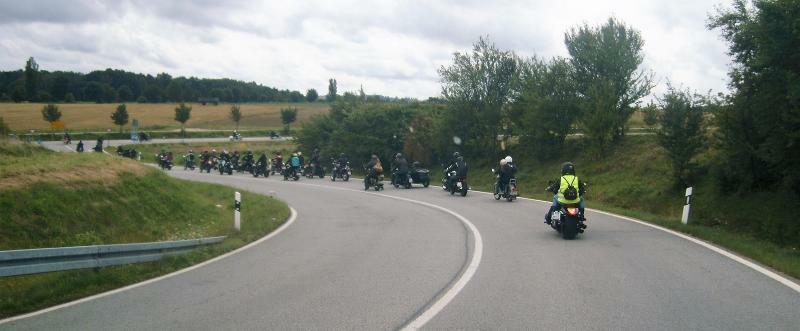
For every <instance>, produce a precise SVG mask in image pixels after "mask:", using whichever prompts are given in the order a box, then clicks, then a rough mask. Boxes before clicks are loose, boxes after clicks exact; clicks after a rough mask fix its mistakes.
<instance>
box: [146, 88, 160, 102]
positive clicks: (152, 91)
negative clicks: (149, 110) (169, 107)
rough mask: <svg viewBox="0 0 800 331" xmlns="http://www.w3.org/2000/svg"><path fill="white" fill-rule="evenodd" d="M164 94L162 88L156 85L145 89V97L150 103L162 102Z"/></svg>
mask: <svg viewBox="0 0 800 331" xmlns="http://www.w3.org/2000/svg"><path fill="white" fill-rule="evenodd" d="M163 94H164V93H163V91H162V90H161V88H160V87H158V85H155V84H152V85H148V86H147V87H146V88H145V89H144V97H145V98H147V101H148V102H161V100H162V95H163Z"/></svg>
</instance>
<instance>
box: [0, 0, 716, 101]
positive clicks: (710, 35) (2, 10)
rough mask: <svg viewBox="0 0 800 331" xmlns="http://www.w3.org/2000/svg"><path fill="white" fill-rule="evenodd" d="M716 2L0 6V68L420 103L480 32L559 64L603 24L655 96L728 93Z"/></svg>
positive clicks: (6, 0)
mask: <svg viewBox="0 0 800 331" xmlns="http://www.w3.org/2000/svg"><path fill="white" fill-rule="evenodd" d="M729 4H730V2H729V1H728V0H671V1H661V0H638V1H637V0H630V1H629V0H617V1H613V0H607V1H606V0H603V1H601V0H587V1H552V0H527V1H490V0H485V1H472V0H468V1H452V0H447V1H431V0H423V1H415V0H409V1H402V0H398V1H352V2H350V1H286V0H280V1H264V2H257V1H231V0H227V1H217V0H198V1H177V0H175V1H172V0H149V1H148V0H141V1H139V0H123V1H91V0H85V1H68V0H64V1H59V0H50V1H37V0H26V1H15V0H0V70H16V69H20V68H22V67H23V66H24V64H25V60H26V59H27V58H28V57H30V56H33V57H35V58H36V60H37V62H38V63H39V66H40V67H41V68H42V69H45V70H72V71H81V72H88V71H91V70H97V69H105V68H109V67H110V68H117V69H124V70H128V71H134V72H143V73H151V74H156V73H159V72H168V73H170V74H172V75H173V76H197V77H207V78H221V77H227V78H234V79H240V80H246V81H256V82H259V83H262V84H266V85H270V86H275V87H278V88H281V89H284V88H288V89H293V90H302V91H305V90H306V89H308V88H316V89H317V90H318V91H320V92H321V94H324V93H326V92H325V91H327V80H328V78H330V77H335V78H336V79H337V81H338V84H339V91H340V93H341V92H342V91H354V90H357V89H358V88H359V86H360V85H362V84H363V86H364V89H365V91H366V92H367V93H368V94H372V93H375V94H383V95H391V96H410V97H417V98H426V97H429V96H438V95H439V94H440V92H441V91H440V90H441V87H440V84H439V77H438V74H437V68H439V67H440V66H442V65H446V64H448V63H449V62H450V60H451V58H452V54H453V53H454V52H458V51H467V50H469V49H470V47H471V44H472V43H473V42H475V41H476V40H477V39H478V37H479V36H481V35H488V36H489V37H490V38H491V39H492V40H493V41H494V42H495V43H496V44H497V45H498V47H500V48H502V49H510V50H514V51H515V52H517V54H519V55H522V56H526V57H527V56H531V55H534V54H537V55H539V56H544V57H551V56H566V55H567V54H566V49H565V47H564V43H563V40H564V32H565V31H566V30H567V29H569V28H570V27H572V26H575V25H577V24H581V23H588V24H592V25H595V24H601V23H603V22H604V21H605V20H606V19H607V18H608V17H609V16H614V17H616V18H618V19H620V20H622V21H624V22H626V23H627V24H629V25H631V26H633V27H635V28H637V29H639V30H640V31H641V33H642V35H643V37H644V40H645V47H644V50H645V54H646V60H645V65H646V66H647V68H649V69H650V70H652V71H653V72H655V74H656V78H657V79H658V82H659V87H658V88H657V89H656V91H657V92H660V91H663V90H664V86H665V85H666V82H667V81H671V82H673V83H674V84H676V85H683V86H684V87H689V88H692V89H695V90H698V91H703V92H705V91H707V90H713V91H726V90H727V88H726V72H727V68H728V65H729V63H730V58H729V57H728V56H727V55H726V54H725V51H726V45H725V43H724V42H723V41H722V40H721V38H720V37H719V34H718V32H717V31H708V30H707V29H706V28H705V23H706V20H707V17H708V14H709V13H710V12H713V11H714V10H715V8H716V7H718V6H720V5H725V6H728V5H729Z"/></svg>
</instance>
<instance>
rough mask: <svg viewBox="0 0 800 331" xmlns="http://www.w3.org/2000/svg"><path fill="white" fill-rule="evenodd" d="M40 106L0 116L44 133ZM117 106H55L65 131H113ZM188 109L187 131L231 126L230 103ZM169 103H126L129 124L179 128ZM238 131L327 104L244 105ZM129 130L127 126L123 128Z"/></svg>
mask: <svg viewBox="0 0 800 331" xmlns="http://www.w3.org/2000/svg"><path fill="white" fill-rule="evenodd" d="M44 105H45V104H42V103H0V117H2V118H3V119H4V121H5V122H6V123H7V124H8V126H9V128H10V129H11V130H13V131H27V130H31V129H33V130H48V129H50V125H49V123H48V122H46V121H44V120H43V119H42V114H41V109H42V107H44ZM117 105H118V104H110V103H103V104H96V103H72V104H58V108H59V110H60V111H61V113H62V114H63V116H62V117H61V120H62V121H63V122H64V123H65V125H66V128H67V129H69V130H106V129H113V130H116V129H117V127H116V126H115V125H114V123H112V121H111V113H112V112H114V110H115V109H116V107H117ZM188 105H189V106H191V107H192V117H191V119H189V121H188V122H187V123H186V127H187V128H197V129H230V128H233V127H234V123H233V122H232V121H231V120H230V119H229V118H228V113H229V111H230V108H231V104H219V105H211V104H209V105H206V106H203V105H201V104H199V103H190V104H188ZM176 106H177V105H176V104H173V103H128V104H127V108H128V113H129V115H130V119H131V121H133V119H137V120H138V121H139V125H140V126H141V127H142V128H145V129H151V130H152V129H174V128H179V127H180V125H179V123H178V122H176V121H175V119H174V118H175V111H174V110H175V107H176ZM240 107H241V111H242V120H241V122H240V128H242V129H264V128H280V127H282V125H283V124H282V123H281V114H280V110H281V108H287V107H296V108H297V109H298V112H297V122H296V123H295V125H296V124H299V123H302V122H303V121H305V120H307V119H309V118H310V117H311V116H313V115H315V114H321V113H325V112H327V111H328V104H327V103H291V104H290V103H247V104H241V105H240ZM129 128H130V123H129V124H128V125H126V126H125V129H126V130H127V129H129Z"/></svg>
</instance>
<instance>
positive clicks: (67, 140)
mask: <svg viewBox="0 0 800 331" xmlns="http://www.w3.org/2000/svg"><path fill="white" fill-rule="evenodd" d="M70 144H72V137H70V136H69V135H68V134H66V135H64V145H70Z"/></svg>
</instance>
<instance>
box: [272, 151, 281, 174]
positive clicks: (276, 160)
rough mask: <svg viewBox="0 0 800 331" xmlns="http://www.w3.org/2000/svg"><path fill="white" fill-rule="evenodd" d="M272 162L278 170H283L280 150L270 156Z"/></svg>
mask: <svg viewBox="0 0 800 331" xmlns="http://www.w3.org/2000/svg"><path fill="white" fill-rule="evenodd" d="M272 164H274V165H275V168H276V169H277V170H278V171H279V172H280V171H283V155H281V152H278V153H277V154H275V157H274V158H272Z"/></svg>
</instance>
